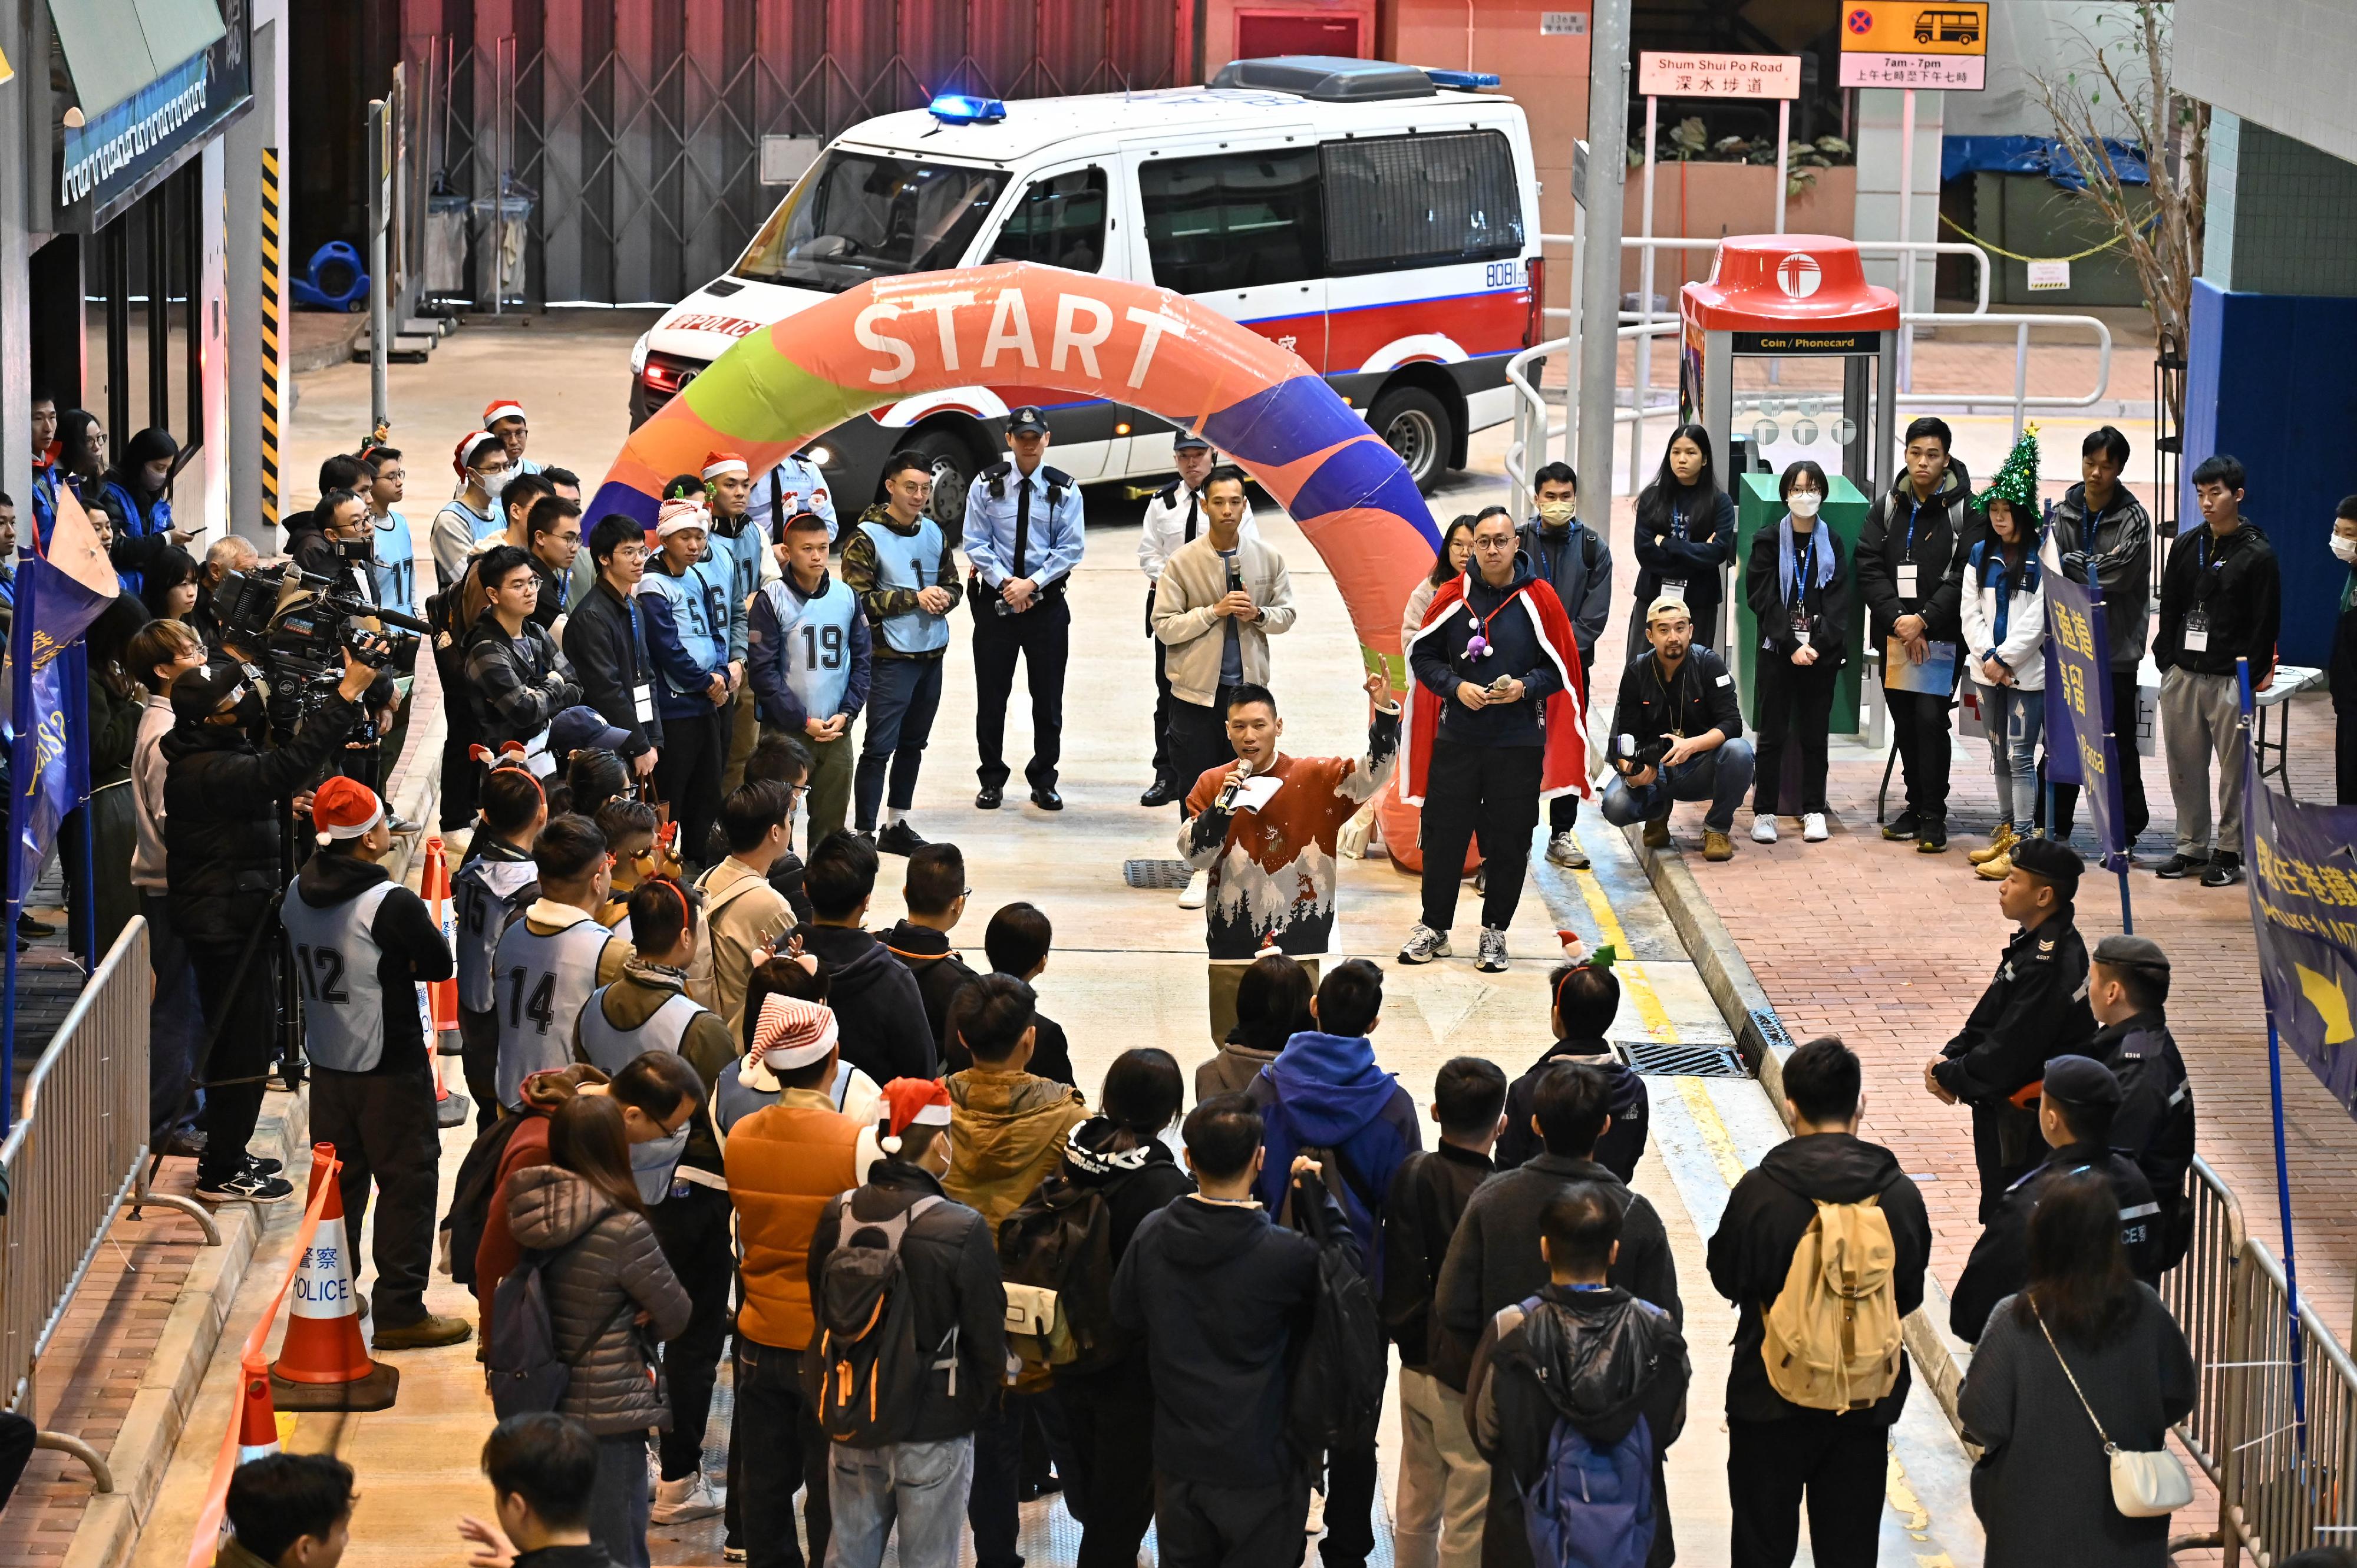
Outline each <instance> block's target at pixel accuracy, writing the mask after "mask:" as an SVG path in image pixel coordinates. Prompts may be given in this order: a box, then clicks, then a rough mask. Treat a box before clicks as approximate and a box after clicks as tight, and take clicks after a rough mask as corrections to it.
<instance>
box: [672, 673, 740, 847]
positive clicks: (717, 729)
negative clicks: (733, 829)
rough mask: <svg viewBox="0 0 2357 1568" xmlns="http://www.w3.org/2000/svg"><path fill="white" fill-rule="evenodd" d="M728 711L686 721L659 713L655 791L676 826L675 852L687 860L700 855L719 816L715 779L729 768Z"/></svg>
mask: <svg viewBox="0 0 2357 1568" xmlns="http://www.w3.org/2000/svg"><path fill="white" fill-rule="evenodd" d="M734 717H735V715H734V714H732V713H731V712H730V710H728V709H727V708H725V707H722V708H715V709H714V710H712V712H710V713H707V714H694V715H692V716H690V717H687V718H673V717H672V716H671V715H670V714H664V715H663V722H662V725H663V743H662V746H661V748H660V749H659V751H658V753H657V755H656V757H655V775H654V777H655V788H656V789H660V790H662V798H663V799H664V800H668V801H670V802H671V814H672V820H673V822H677V823H678V824H679V843H680V851H681V853H682V854H684V855H685V856H686V857H687V858H688V859H689V860H699V859H701V858H702V856H703V854H704V841H705V840H706V839H708V838H710V837H711V836H712V824H713V822H714V820H715V819H716V818H717V817H718V816H719V815H720V775H721V773H722V772H723V771H724V770H725V769H726V768H727V766H728V727H729V725H730V723H731V722H732V721H733V719H734Z"/></svg>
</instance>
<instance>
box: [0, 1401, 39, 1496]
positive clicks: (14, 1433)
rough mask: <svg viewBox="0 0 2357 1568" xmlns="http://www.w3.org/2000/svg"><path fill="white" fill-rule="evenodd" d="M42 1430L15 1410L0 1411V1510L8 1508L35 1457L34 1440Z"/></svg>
mask: <svg viewBox="0 0 2357 1568" xmlns="http://www.w3.org/2000/svg"><path fill="white" fill-rule="evenodd" d="M40 1432H41V1429H40V1428H39V1427H38V1426H35V1425H34V1424H33V1423H32V1422H31V1420H30V1419H29V1418H27V1417H26V1416H21V1415H18V1414H17V1413H16V1412H15V1411H13V1410H0V1509H5V1508H6V1507H7V1506H8V1498H9V1497H10V1495H11V1494H13V1493H14V1492H15V1491H16V1483H17V1481H19V1480H20V1479H22V1478H23V1477H24V1474H25V1466H26V1464H27V1462H28V1461H30V1460H31V1458H32V1457H33V1439H35V1438H36V1437H38V1436H39V1435H40Z"/></svg>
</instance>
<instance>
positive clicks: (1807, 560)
mask: <svg viewBox="0 0 2357 1568" xmlns="http://www.w3.org/2000/svg"><path fill="white" fill-rule="evenodd" d="M1816 564H1817V531H1816V530H1815V529H1811V530H1809V542H1808V543H1807V544H1806V545H1804V546H1803V548H1802V549H1800V550H1799V551H1796V552H1795V553H1793V556H1792V603H1794V604H1796V605H1797V604H1800V603H1802V602H1803V600H1804V599H1806V598H1807V597H1808V593H1809V578H1810V577H1811V576H1813V575H1814V572H1813V568H1814V567H1815V566H1816Z"/></svg>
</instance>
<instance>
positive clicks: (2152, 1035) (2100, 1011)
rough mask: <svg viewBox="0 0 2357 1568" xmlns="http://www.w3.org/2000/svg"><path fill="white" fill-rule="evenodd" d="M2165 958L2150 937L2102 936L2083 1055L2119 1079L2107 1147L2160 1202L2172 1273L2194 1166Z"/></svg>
mask: <svg viewBox="0 0 2357 1568" xmlns="http://www.w3.org/2000/svg"><path fill="white" fill-rule="evenodd" d="M2168 1001H2169V955H2168V954H2167V953H2165V952H2163V951H2161V950H2160V944H2159V943H2158V942H2157V941H2154V940H2152V939H2151V938H2150V937H2123V936H2110V937H2105V938H2104V940H2102V941H2100V942H2097V943H2096V944H2095V961H2094V967H2093V969H2091V970H2090V971H2089V972H2088V974H2087V1005H2088V1006H2089V1007H2090V1008H2091V1009H2093V1013H2094V1015H2095V1023H2096V1025H2097V1026H2098V1027H2097V1028H2096V1030H2095V1037H2094V1038H2093V1039H2092V1040H2090V1041H2088V1042H2087V1054H2088V1055H2089V1056H2091V1057H2093V1058H2095V1059H2096V1060H2097V1061H2099V1062H2102V1063H2103V1064H2104V1066H2105V1067H2107V1068H2109V1069H2112V1074H2113V1076H2114V1077H2115V1078H2117V1079H2119V1082H2120V1109H2119V1113H2118V1114H2117V1115H2115V1116H2114V1117H2113V1118H2112V1146H2113V1147H2114V1148H2115V1149H2118V1150H2119V1151H2120V1152H2121V1153H2123V1154H2125V1155H2127V1156H2128V1157H2129V1158H2130V1159H2132V1160H2134V1161H2136V1166H2137V1168H2138V1169H2140V1170H2142V1171H2143V1172H2144V1175H2145V1179H2146V1180H2147V1181H2148V1182H2150V1183H2151V1184H2152V1191H2153V1196H2154V1197H2156V1198H2158V1200H2159V1202H2160V1212H2161V1219H2162V1226H2161V1260H2160V1266H2161V1267H2162V1268H2164V1269H2168V1268H2174V1267H2175V1266H2176V1265H2177V1262H2178V1260H2179V1259H2180V1258H2182V1257H2184V1256H2185V1249H2186V1247H2187V1245H2188V1244H2189V1243H2190V1242H2191V1240H2193V1203H2192V1199H2191V1197H2190V1196H2189V1195H2188V1194H2187V1191H2186V1186H2185V1173H2186V1172H2187V1171H2189V1170H2190V1169H2191V1168H2192V1166H2193V1086H2192V1085H2191V1084H2190V1083H2189V1082H2187V1081H2186V1078H2185V1058H2183V1057H2181V1056H2179V1054H2178V1050H2177V1042H2176V1040H2174V1039H2173V1038H2171V1037H2170V1036H2169V1020H2168V1018H2167V1016H2166V1015H2164V1014H2163V1012H2162V1008H2163V1007H2164V1006H2165V1005H2166V1004H2167V1003H2168Z"/></svg>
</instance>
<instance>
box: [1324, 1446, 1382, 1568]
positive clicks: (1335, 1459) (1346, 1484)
mask: <svg viewBox="0 0 2357 1568" xmlns="http://www.w3.org/2000/svg"><path fill="white" fill-rule="evenodd" d="M1376 1484H1377V1482H1376V1476H1375V1449H1374V1444H1368V1445H1367V1446H1366V1447H1364V1448H1360V1449H1353V1450H1351V1451H1350V1452H1348V1453H1340V1454H1329V1455H1326V1539H1325V1540H1324V1541H1319V1542H1318V1562H1320V1563H1324V1564H1325V1568H1364V1564H1365V1563H1366V1561H1367V1554H1368V1553H1369V1552H1372V1551H1374V1549H1375V1522H1374V1520H1375V1487H1376Z"/></svg>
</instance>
